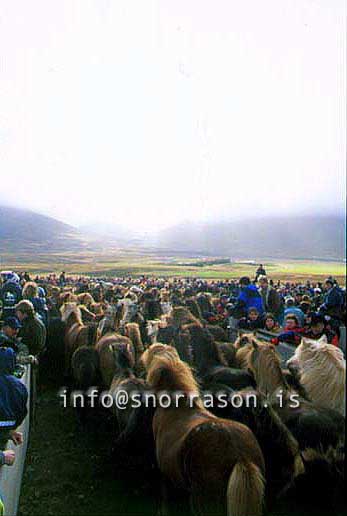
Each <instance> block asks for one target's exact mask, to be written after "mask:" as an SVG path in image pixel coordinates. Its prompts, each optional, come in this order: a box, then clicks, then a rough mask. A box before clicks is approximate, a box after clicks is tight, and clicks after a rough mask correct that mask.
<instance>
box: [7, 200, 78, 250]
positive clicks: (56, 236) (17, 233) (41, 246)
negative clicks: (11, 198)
mask: <svg viewBox="0 0 347 516" xmlns="http://www.w3.org/2000/svg"><path fill="white" fill-rule="evenodd" d="M84 247H85V243H84V240H83V238H82V235H81V234H80V233H79V232H78V231H77V229H75V228H74V227H72V226H69V225H68V224H64V223H63V222H60V221H58V220H56V219H53V218H51V217H46V216H45V215H40V214H38V213H34V212H32V211H29V210H22V209H19V208H12V207H8V206H0V251H2V252H4V251H13V250H20V251H23V250H24V251H25V250H26V249H30V250H31V251H35V250H36V251H43V252H44V251H47V250H49V251H62V250H78V249H83V248H84Z"/></svg>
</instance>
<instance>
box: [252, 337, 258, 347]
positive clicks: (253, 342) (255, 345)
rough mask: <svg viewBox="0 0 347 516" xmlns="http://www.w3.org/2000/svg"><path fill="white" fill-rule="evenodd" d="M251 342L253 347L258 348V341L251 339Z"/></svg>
mask: <svg viewBox="0 0 347 516" xmlns="http://www.w3.org/2000/svg"><path fill="white" fill-rule="evenodd" d="M251 343H252V346H253V347H254V349H258V348H259V346H258V342H257V340H256V339H251Z"/></svg>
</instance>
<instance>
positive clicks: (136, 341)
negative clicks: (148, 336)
mask: <svg viewBox="0 0 347 516" xmlns="http://www.w3.org/2000/svg"><path fill="white" fill-rule="evenodd" d="M125 335H126V336H127V337H129V339H130V340H131V342H132V343H133V345H134V349H135V355H136V362H138V361H139V358H140V356H141V353H143V351H144V349H145V348H144V346H143V342H142V339H141V333H140V327H139V325H138V324H137V323H127V324H126V325H125Z"/></svg>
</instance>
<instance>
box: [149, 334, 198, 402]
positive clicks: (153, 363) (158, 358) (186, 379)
mask: <svg viewBox="0 0 347 516" xmlns="http://www.w3.org/2000/svg"><path fill="white" fill-rule="evenodd" d="M143 362H144V364H145V367H146V369H147V382H148V384H149V385H150V386H151V387H152V389H154V390H155V391H156V392H161V391H164V392H167V393H175V392H179V393H182V394H184V395H186V396H188V397H189V396H193V397H194V406H195V407H200V408H203V404H202V401H201V400H200V396H199V387H198V384H197V382H196V380H195V378H194V376H193V372H192V370H191V368H190V367H189V365H188V364H186V363H185V362H183V361H182V360H180V358H179V355H178V353H177V351H176V349H175V348H174V347H172V346H168V345H165V344H153V345H152V346H151V347H150V348H148V350H147V351H145V353H144V356H143Z"/></svg>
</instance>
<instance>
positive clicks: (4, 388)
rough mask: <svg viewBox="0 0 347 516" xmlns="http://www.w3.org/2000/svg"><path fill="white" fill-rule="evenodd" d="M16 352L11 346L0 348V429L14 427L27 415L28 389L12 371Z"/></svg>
mask: <svg viewBox="0 0 347 516" xmlns="http://www.w3.org/2000/svg"><path fill="white" fill-rule="evenodd" d="M15 366H16V354H15V352H14V351H13V349H11V348H0V431H1V428H7V429H16V428H17V427H18V426H19V425H20V424H21V423H22V422H23V420H24V418H25V416H26V415H27V401H28V391H27V388H26V386H25V385H24V384H23V383H22V382H21V381H20V380H19V379H18V378H16V377H15V376H14V375H13V373H14V370H15Z"/></svg>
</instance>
